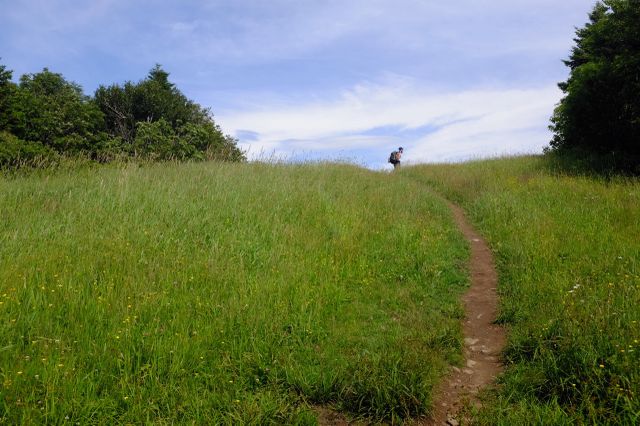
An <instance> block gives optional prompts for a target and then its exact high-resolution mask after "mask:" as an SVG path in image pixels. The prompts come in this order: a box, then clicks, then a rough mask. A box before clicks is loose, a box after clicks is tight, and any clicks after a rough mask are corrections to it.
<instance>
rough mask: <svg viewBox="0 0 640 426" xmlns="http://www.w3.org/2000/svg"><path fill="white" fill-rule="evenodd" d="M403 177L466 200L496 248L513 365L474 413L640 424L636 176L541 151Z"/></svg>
mask: <svg viewBox="0 0 640 426" xmlns="http://www.w3.org/2000/svg"><path fill="white" fill-rule="evenodd" d="M403 174H404V175H406V176H410V177H413V178H414V179H416V180H417V181H422V182H423V183H425V184H428V185H429V186H430V187H436V188H437V189H438V190H439V191H441V192H442V193H444V194H446V196H447V197H450V198H451V199H452V200H454V201H456V202H459V203H460V204H462V205H463V207H464V208H465V210H467V212H469V214H470V216H471V219H472V221H473V222H474V223H475V224H476V225H477V227H478V228H479V230H480V231H481V232H482V233H483V234H484V235H485V236H486V237H487V239H488V240H489V243H490V245H491V247H492V248H493V250H494V252H495V255H496V260H497V263H498V269H499V276H500V284H499V293H500V296H501V314H500V321H501V322H502V323H505V324H507V325H508V327H509V333H510V334H509V342H508V347H507V350H506V354H505V356H506V362H507V364H508V371H507V373H506V375H505V376H504V379H503V386H502V387H501V389H500V391H499V393H498V394H497V395H494V399H493V400H491V401H490V404H488V407H487V408H486V409H485V410H484V411H483V412H482V413H480V415H479V416H478V420H479V421H480V422H481V423H486V424H504V425H514V424H545V425H546V424H638V423H640V399H639V398H640V345H639V340H640V324H639V322H640V182H639V181H638V180H637V179H635V180H632V179H618V180H616V179H614V180H606V181H605V180H602V179H598V178H589V177H575V176H573V177H572V176H563V175H560V174H556V173H553V172H551V171H550V169H549V165H548V163H547V160H546V159H544V158H542V157H522V158H507V159H500V160H490V161H478V162H471V163H467V164H461V165H439V166H418V167H412V168H407V169H406V170H404V171H403Z"/></svg>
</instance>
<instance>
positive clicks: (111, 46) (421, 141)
mask: <svg viewBox="0 0 640 426" xmlns="http://www.w3.org/2000/svg"><path fill="white" fill-rule="evenodd" d="M594 3H595V0H593V1H592V0H451V1H443V0H269V1H267V0H264V1H261V0H165V1H162V2H160V1H151V0H91V1H86V0H84V1H80V0H0V10H2V13H0V58H1V59H0V63H1V64H3V65H6V66H7V68H8V69H11V70H13V71H14V80H16V81H17V79H18V78H19V76H20V75H22V74H25V73H35V72H39V71H41V70H42V68H44V67H47V68H49V69H50V70H51V71H54V72H59V73H61V74H62V75H63V76H64V77H65V78H66V79H67V80H70V81H73V82H76V83H78V84H80V85H81V86H82V88H83V89H84V91H85V93H86V94H88V95H92V94H93V92H94V91H95V89H96V88H97V87H98V85H100V84H103V85H109V84H113V83H124V82H125V81H139V80H141V79H143V78H144V77H145V76H146V75H147V72H148V71H149V70H150V69H151V68H152V67H153V66H154V65H155V64H156V63H159V64H161V65H162V67H163V68H164V69H165V70H166V71H167V72H169V73H170V80H171V81H172V82H174V83H175V84H176V85H177V87H178V88H179V89H180V90H181V91H182V92H183V93H184V94H185V95H186V96H187V97H188V98H190V99H192V100H194V101H196V102H198V103H199V104H201V105H202V106H205V107H210V108H211V111H212V113H213V114H214V119H215V121H216V123H218V124H219V125H220V126H221V127H222V129H223V130H224V131H225V133H228V134H230V135H232V136H235V137H237V138H238V140H239V145H240V147H242V148H243V149H244V150H246V151H247V153H248V156H249V158H251V159H254V160H256V159H258V160H259V159H274V158H277V159H280V160H289V161H306V160H338V161H351V162H354V163H357V164H360V165H363V166H366V167H370V168H374V169H381V168H388V167H390V165H389V164H387V163H386V160H387V158H388V156H389V152H391V151H392V150H393V149H396V148H397V147H399V146H403V147H404V157H403V161H404V162H408V163H432V162H455V161H464V160H469V159H477V158H483V157H491V156H500V155H514V154H523V153H524V154H526V153H540V152H542V149H543V148H544V147H545V146H547V145H548V142H549V140H550V139H551V134H550V131H549V130H548V125H549V117H550V116H551V114H552V112H553V108H554V106H555V105H556V104H557V103H558V101H559V100H560V99H561V97H562V93H561V91H560V90H559V89H558V88H557V83H558V82H560V81H564V80H566V78H567V76H568V70H567V68H566V67H565V66H564V64H563V63H562V60H563V59H566V58H567V57H568V55H569V52H570V50H571V47H572V46H573V38H574V36H575V29H576V28H577V27H582V26H583V25H584V24H585V23H586V21H587V15H588V13H589V11H590V10H591V9H592V7H593V5H594Z"/></svg>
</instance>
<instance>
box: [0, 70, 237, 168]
mask: <svg viewBox="0 0 640 426" xmlns="http://www.w3.org/2000/svg"><path fill="white" fill-rule="evenodd" d="M12 76H13V73H12V71H10V70H8V69H7V67H6V66H5V65H2V64H0V167H2V166H4V167H7V166H9V167H12V166H19V165H23V164H36V163H37V164H46V163H48V162H49V161H56V159H59V158H61V157H75V156H82V157H85V158H90V159H92V160H95V161H98V162H110V161H114V160H117V159H123V158H130V157H135V158H141V159H145V160H171V159H176V160H211V159H214V160H221V161H245V159H246V158H245V155H244V153H243V152H242V151H241V150H240V149H239V148H238V146H237V142H238V141H237V140H236V139H235V138H233V137H231V136H229V135H226V134H224V132H223V131H222V130H221V128H220V126H218V125H217V124H216V123H215V121H214V120H213V116H212V114H211V111H210V110H209V109H207V108H203V107H202V106H200V105H199V104H197V103H195V102H193V101H191V100H189V99H187V97H186V96H185V95H184V94H182V92H181V91H180V90H179V89H178V88H177V87H176V86H175V85H174V84H173V83H171V82H170V81H169V74H168V73H167V72H166V71H164V70H163V69H162V67H161V66H160V65H156V66H155V67H154V68H153V69H151V70H150V71H149V74H148V75H147V76H146V78H144V79H143V80H141V81H139V82H137V83H133V82H131V81H128V82H126V83H124V84H122V85H120V84H112V85H110V86H104V85H101V86H99V87H98V89H97V90H96V91H95V93H94V95H93V96H92V97H90V96H86V95H85V94H83V91H82V88H81V87H80V86H79V85H77V84H75V83H73V82H70V81H67V80H66V79H65V78H64V77H63V76H62V75H61V74H58V73H54V72H51V71H49V70H48V69H47V68H45V69H43V70H42V72H39V73H35V74H25V75H23V76H21V77H20V80H19V83H14V82H13V81H12Z"/></svg>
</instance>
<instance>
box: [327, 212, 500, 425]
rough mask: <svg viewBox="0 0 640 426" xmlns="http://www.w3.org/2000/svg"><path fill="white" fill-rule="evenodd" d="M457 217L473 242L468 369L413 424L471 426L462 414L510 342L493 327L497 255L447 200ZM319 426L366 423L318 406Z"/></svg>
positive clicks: (446, 381) (456, 372) (446, 382)
mask: <svg viewBox="0 0 640 426" xmlns="http://www.w3.org/2000/svg"><path fill="white" fill-rule="evenodd" d="M445 202H446V203H447V205H448V206H449V208H450V209H451V212H452V213H453V218H454V221H455V223H456V225H457V226H458V228H459V229H460V231H461V232H462V234H463V235H464V237H465V239H466V240H467V241H468V242H469V246H470V247H471V258H470V260H469V273H470V286H469V289H468V290H467V292H466V293H465V294H464V295H463V296H462V302H463V304H464V312H465V319H464V324H463V332H464V366H463V367H462V368H458V367H452V371H451V373H450V374H449V375H447V376H445V377H444V378H443V380H442V382H441V383H440V385H439V386H437V387H436V389H435V390H434V399H433V401H434V403H433V411H432V414H431V417H429V418H418V419H413V420H412V419H407V423H408V424H413V425H438V426H441V425H448V426H458V425H460V424H461V423H466V421H465V420H468V419H465V418H461V413H460V410H461V409H462V408H464V407H465V406H466V405H467V404H475V405H479V404H480V402H479V401H478V398H477V395H478V392H479V391H480V389H482V388H484V387H486V386H488V385H491V384H492V383H493V382H494V381H495V379H496V377H497V376H498V374H500V372H502V367H503V366H502V363H501V362H500V353H501V352H502V349H503V348H504V344H505V341H506V333H505V330H504V329H503V328H502V327H500V326H498V325H496V324H494V321H495V319H496V316H497V313H498V294H497V291H496V286H497V283H498V275H497V273H496V269H495V264H494V261H493V255H492V253H491V250H490V249H489V246H488V245H487V243H486V242H485V240H484V239H483V238H482V237H481V236H480V234H478V232H477V231H476V230H475V229H474V228H473V227H472V226H471V225H470V224H469V222H468V221H467V219H466V217H465V214H464V212H463V210H462V209H461V208H460V207H458V206H456V205H455V204H453V203H451V202H449V201H446V200H445ZM315 408H316V412H317V413H318V423H319V424H320V425H333V426H343V425H349V424H358V425H362V424H366V423H364V422H363V421H355V422H350V421H349V420H348V419H347V418H346V417H345V416H344V415H343V414H342V413H337V412H334V411H332V410H331V409H328V408H326V407H315Z"/></svg>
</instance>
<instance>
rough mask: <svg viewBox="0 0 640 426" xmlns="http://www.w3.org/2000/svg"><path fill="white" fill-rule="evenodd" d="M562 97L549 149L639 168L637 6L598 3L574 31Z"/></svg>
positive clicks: (633, 1)
mask: <svg viewBox="0 0 640 426" xmlns="http://www.w3.org/2000/svg"><path fill="white" fill-rule="evenodd" d="M574 41H575V43H576V45H575V46H574V47H573V49H572V51H571V54H570V56H569V59H568V60H566V61H564V63H565V64H566V65H567V66H568V67H569V69H570V75H569V78H568V80H567V81H566V82H562V83H560V84H559V85H558V86H559V87H560V89H561V90H562V91H563V92H564V93H565V96H564V98H563V99H562V100H561V101H560V103H559V104H558V106H557V107H556V109H555V111H554V114H553V116H552V118H551V123H552V124H551V126H550V128H551V130H553V132H554V137H553V139H552V141H551V143H550V146H551V149H552V150H555V151H559V152H566V151H572V152H582V153H588V154H596V155H598V156H608V157H610V158H613V159H614V161H615V165H616V166H618V167H623V168H627V169H638V168H639V167H640V2H639V1H637V0H603V1H599V2H598V3H596V5H595V6H594V8H593V11H592V12H591V13H590V15H589V22H588V23H587V24H586V25H585V27H584V28H580V29H578V30H577V31H576V38H575V39H574Z"/></svg>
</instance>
